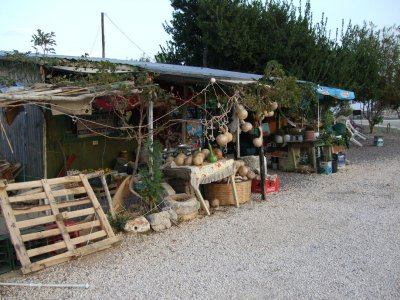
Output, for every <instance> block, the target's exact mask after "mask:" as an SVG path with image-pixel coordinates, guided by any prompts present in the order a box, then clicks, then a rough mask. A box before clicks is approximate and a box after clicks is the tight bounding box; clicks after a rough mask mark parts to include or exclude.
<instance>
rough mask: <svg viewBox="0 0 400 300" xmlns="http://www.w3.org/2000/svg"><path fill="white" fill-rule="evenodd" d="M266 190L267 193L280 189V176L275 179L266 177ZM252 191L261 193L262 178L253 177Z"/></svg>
mask: <svg viewBox="0 0 400 300" xmlns="http://www.w3.org/2000/svg"><path fill="white" fill-rule="evenodd" d="M265 190H266V192H267V193H273V192H278V191H279V180H278V177H277V178H276V179H275V180H270V179H265ZM251 192H252V193H261V180H258V179H253V181H252V183H251Z"/></svg>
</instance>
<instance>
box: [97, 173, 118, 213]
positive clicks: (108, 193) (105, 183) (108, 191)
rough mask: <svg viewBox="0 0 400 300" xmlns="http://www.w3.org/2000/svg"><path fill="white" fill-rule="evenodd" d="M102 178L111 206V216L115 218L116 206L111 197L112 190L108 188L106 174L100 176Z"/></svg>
mask: <svg viewBox="0 0 400 300" xmlns="http://www.w3.org/2000/svg"><path fill="white" fill-rule="evenodd" d="M100 180H101V184H102V185H103V190H104V192H105V194H106V198H107V202H108V206H109V207H110V213H111V216H112V217H113V218H115V211H114V207H113V203H112V199H111V194H110V190H109V189H108V185H107V181H106V177H105V176H104V174H103V175H101V176H100Z"/></svg>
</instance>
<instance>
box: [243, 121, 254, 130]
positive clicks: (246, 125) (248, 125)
mask: <svg viewBox="0 0 400 300" xmlns="http://www.w3.org/2000/svg"><path fill="white" fill-rule="evenodd" d="M241 129H242V131H243V132H249V131H250V130H252V129H253V125H251V123H249V122H244V123H243V124H242V127H241Z"/></svg>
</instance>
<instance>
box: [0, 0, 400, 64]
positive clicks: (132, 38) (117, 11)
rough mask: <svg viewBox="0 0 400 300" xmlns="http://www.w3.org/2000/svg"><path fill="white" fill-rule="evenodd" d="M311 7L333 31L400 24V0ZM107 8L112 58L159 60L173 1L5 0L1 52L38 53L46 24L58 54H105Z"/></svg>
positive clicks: (337, 0) (336, 0)
mask: <svg viewBox="0 0 400 300" xmlns="http://www.w3.org/2000/svg"><path fill="white" fill-rule="evenodd" d="M304 2H305V0H303V1H302V3H303V5H304ZM294 3H295V4H296V5H297V4H298V3H299V2H298V1H297V0H294ZM311 9H312V12H313V18H314V21H319V20H320V19H321V15H322V13H323V12H325V16H326V17H328V28H331V29H332V34H334V32H335V28H336V27H339V28H340V27H341V23H342V19H344V21H345V24H347V23H348V21H349V20H350V19H351V20H352V23H353V24H360V25H361V24H362V23H363V21H364V20H366V21H368V22H369V21H372V22H373V23H375V24H376V25H378V27H384V26H391V25H393V24H397V25H400V17H399V16H400V15H399V13H398V12H399V11H400V0H311ZM101 12H104V13H105V14H106V17H105V44H106V50H105V52H106V57H108V58H118V59H139V58H141V57H142V56H143V55H144V54H145V55H146V56H150V57H151V58H153V57H154V55H155V54H156V53H157V52H158V51H159V50H160V45H166V41H167V40H169V36H168V35H167V34H166V33H165V31H164V28H163V26H162V25H163V23H165V22H168V21H170V20H171V18H172V8H171V6H170V1H169V0H112V1H111V0H108V1H107V0H79V1H78V0H68V1H62V0H52V1H50V0H35V1H33V0H0V50H5V51H11V50H14V49H16V50H18V51H23V52H26V51H34V49H33V48H32V47H31V46H32V43H31V39H32V38H31V36H32V34H34V33H36V30H37V29H39V28H40V29H41V30H43V31H44V32H51V31H54V32H55V34H56V38H55V40H56V41H57V46H56V47H55V48H56V53H57V54H60V55H73V56H81V55H83V54H85V53H88V54H89V55H90V56H92V57H100V56H101V32H100V20H101V17H100V16H101ZM110 19H111V20H112V22H113V23H114V24H115V25H116V26H117V27H118V28H119V29H118V28H117V27H116V26H115V25H114V24H113V23H112V22H111V21H110ZM121 31H122V32H123V33H124V34H125V35H127V36H128V37H129V39H128V38H126V37H125V36H124V35H123V33H122V32H121Z"/></svg>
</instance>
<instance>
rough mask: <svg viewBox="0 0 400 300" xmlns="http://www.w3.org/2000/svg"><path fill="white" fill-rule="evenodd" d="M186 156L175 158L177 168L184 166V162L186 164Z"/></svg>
mask: <svg viewBox="0 0 400 300" xmlns="http://www.w3.org/2000/svg"><path fill="white" fill-rule="evenodd" d="M185 158H186V157H185V156H182V155H178V156H177V157H175V160H174V161H175V164H176V165H177V166H183V164H184V162H185Z"/></svg>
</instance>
